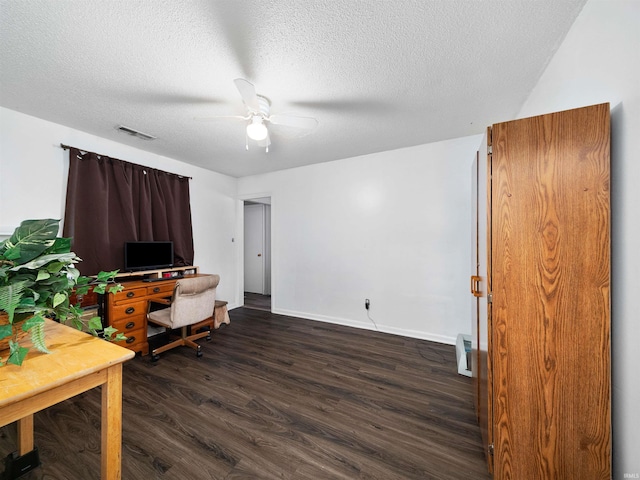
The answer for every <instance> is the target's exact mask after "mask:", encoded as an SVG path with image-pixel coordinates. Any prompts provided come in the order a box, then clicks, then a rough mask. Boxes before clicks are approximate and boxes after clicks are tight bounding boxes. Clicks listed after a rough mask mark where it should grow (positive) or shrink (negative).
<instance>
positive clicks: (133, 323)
mask: <svg viewBox="0 0 640 480" xmlns="http://www.w3.org/2000/svg"><path fill="white" fill-rule="evenodd" d="M135 326H136V322H129V323H127V324H126V325H125V326H124V328H126V329H132V328H133V327H135Z"/></svg>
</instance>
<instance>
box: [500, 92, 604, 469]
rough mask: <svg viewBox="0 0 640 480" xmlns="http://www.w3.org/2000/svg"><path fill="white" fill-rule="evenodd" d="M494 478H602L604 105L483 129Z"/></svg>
mask: <svg viewBox="0 0 640 480" xmlns="http://www.w3.org/2000/svg"><path fill="white" fill-rule="evenodd" d="M492 145H493V155H492V192H491V198H492V215H491V227H490V228H491V250H492V253H491V255H492V256H491V262H492V265H491V282H492V283H491V291H492V294H493V303H492V312H491V313H492V320H493V321H492V323H493V325H492V330H491V333H492V345H491V348H492V350H493V352H492V358H491V359H492V362H491V374H492V376H493V392H492V397H493V402H492V403H493V415H494V417H493V424H494V431H493V434H494V438H493V442H494V446H495V461H494V472H495V478H496V479H508V478H509V479H511V478H512V479H524V478H526V479H531V480H533V479H542V478H544V479H551V478H555V479H569V478H575V479H577V478H579V479H596V478H597V479H609V478H610V476H611V426H610V414H611V407H610V396H611V387H610V313H609V312H610V301H609V296H610V293H609V276H610V273H609V268H610V267H609V265H610V243H609V242H610V240H609V231H610V212H609V105H608V104H603V105H596V106H593V107H586V108H580V109H576V110H570V111H566V112H560V113H553V114H549V115H543V116H539V117H533V118H527V119H522V120H516V121H512V122H506V123H500V124H496V125H494V126H493V129H492Z"/></svg>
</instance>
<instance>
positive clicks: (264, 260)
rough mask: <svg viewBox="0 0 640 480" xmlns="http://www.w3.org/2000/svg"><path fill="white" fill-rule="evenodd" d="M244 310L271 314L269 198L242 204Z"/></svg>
mask: <svg viewBox="0 0 640 480" xmlns="http://www.w3.org/2000/svg"><path fill="white" fill-rule="evenodd" d="M244 306H245V307H247V308H253V309H257V310H266V311H271V198H270V197H261V198H255V199H250V200H245V202H244Z"/></svg>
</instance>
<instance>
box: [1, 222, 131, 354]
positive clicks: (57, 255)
mask: <svg viewBox="0 0 640 480" xmlns="http://www.w3.org/2000/svg"><path fill="white" fill-rule="evenodd" d="M59 223H60V220H54V219H42V220H25V221H24V222H22V223H21V224H20V226H19V227H18V228H16V230H15V231H14V232H13V235H12V236H11V237H10V238H8V239H6V240H4V241H3V242H2V243H0V313H2V312H5V315H4V316H5V318H6V319H7V320H8V323H4V322H2V323H4V324H0V340H2V339H7V338H8V339H9V340H8V343H9V356H8V358H7V359H3V358H0V365H4V364H5V363H12V364H15V365H21V364H22V362H23V360H24V358H25V356H26V355H27V353H28V351H29V349H28V348H27V347H23V346H21V345H20V340H19V338H18V333H19V332H20V330H22V331H23V332H29V333H30V337H31V342H32V344H33V346H34V347H35V348H36V349H37V350H39V351H41V352H44V353H49V351H48V349H47V346H46V344H45V338H44V325H45V318H54V319H56V320H58V321H60V322H62V323H70V324H72V325H74V326H75V327H76V328H78V329H83V328H84V329H86V330H88V331H89V332H91V333H92V334H93V335H98V332H99V331H102V336H104V338H105V339H107V340H110V341H119V340H124V339H125V337H124V335H123V334H118V333H117V331H116V329H114V328H113V327H107V328H105V329H104V330H103V329H102V322H101V320H100V317H93V318H91V319H89V320H83V319H82V318H81V316H82V313H83V310H82V308H81V307H80V306H79V305H72V304H71V302H70V296H71V295H72V294H74V293H75V294H76V295H77V296H80V295H84V294H86V293H88V291H89V289H90V288H93V291H94V292H95V293H99V294H100V293H105V292H106V291H107V287H108V291H109V292H112V293H115V292H118V291H120V290H122V286H121V285H118V284H116V283H115V276H116V274H117V273H118V271H117V270H115V271H112V272H100V273H99V274H98V275H97V276H95V277H86V276H82V275H80V272H79V271H78V270H77V269H76V268H75V264H76V263H77V262H80V261H81V259H80V258H78V256H77V255H76V254H75V253H73V252H72V251H71V239H70V238H63V237H58V236H57V234H58V228H59Z"/></svg>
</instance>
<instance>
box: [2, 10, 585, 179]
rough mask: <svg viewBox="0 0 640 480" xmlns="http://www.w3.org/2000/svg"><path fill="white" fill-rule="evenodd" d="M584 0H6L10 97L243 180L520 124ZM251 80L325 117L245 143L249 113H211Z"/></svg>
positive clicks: (59, 119)
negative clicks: (259, 142) (310, 126)
mask: <svg viewBox="0 0 640 480" xmlns="http://www.w3.org/2000/svg"><path fill="white" fill-rule="evenodd" d="M585 1H586V0H490V1H479V0H393V1H392V0H388V1H387V0H359V1H358V0H228V1H196V0H181V1H178V0H174V1H169V0H129V1H124V0H30V1H25V0H0V42H1V48H0V105H2V106H4V107H7V108H9V109H12V110H16V111H19V112H24V113H26V114H29V115H33V116H36V117H39V118H43V119H46V120H50V121H52V122H55V123H59V124H62V125H66V126H69V127H72V128H75V129H78V130H82V131H85V132H88V133H91V134H94V135H97V136H100V137H104V138H108V139H112V140H115V141H117V142H120V143H124V144H128V145H132V146H134V147H136V148H140V149H143V150H148V151H150V152H154V153H157V154H160V155H165V156H167V157H171V158H174V159H177V160H181V161H184V162H187V163H191V164H194V165H198V166H201V167H204V168H207V169H209V170H213V171H217V172H220V173H225V174H228V175H232V176H236V177H241V176H245V175H250V174H256V173H263V172H268V171H274V170H281V169H285V168H291V167H295V166H300V165H307V164H312V163H318V162H325V161H331V160H337V159H342V158H347V157H353V156H357V155H363V154H368V153H373V152H379V151H384V150H391V149H396V148H402V147H407V146H412V145H419V144H423V143H429V142H434V141H440V140H445V139H449V138H455V137H462V136H466V135H472V134H477V133H481V132H482V131H483V129H484V128H485V127H486V126H487V125H489V124H491V123H493V122H498V121H504V120H508V119H511V118H513V117H514V116H515V115H516V114H517V112H518V110H519V108H520V107H521V105H522V104H523V103H524V101H525V99H526V97H527V95H528V94H529V93H530V91H531V89H532V88H533V86H534V85H535V83H536V82H537V80H538V78H539V77H540V75H541V74H542V72H543V70H544V68H545V67H546V65H547V63H548V61H549V60H550V58H551V56H552V55H553V53H554V52H555V50H556V49H557V47H558V46H559V45H560V43H561V42H562V40H563V39H564V37H565V35H566V33H567V31H568V30H569V28H570V27H571V25H572V23H573V21H574V20H575V18H576V16H577V15H578V13H579V12H580V10H581V8H582V6H583V5H584V3H585ZM238 77H241V78H246V79H247V80H249V81H250V82H252V83H253V84H254V85H255V86H256V89H257V91H258V93H259V94H262V95H264V96H266V97H268V98H269V100H270V101H271V103H272V106H271V113H292V114H299V115H303V116H312V117H316V118H317V119H318V121H319V125H318V127H317V128H316V129H315V130H314V131H313V132H312V133H310V134H308V135H306V136H303V137H291V136H290V135H286V134H287V133H290V132H287V131H286V130H285V129H284V128H282V127H280V129H276V127H275V126H274V127H273V128H271V137H272V138H271V139H272V145H271V147H270V150H269V152H268V153H265V151H264V149H260V148H258V147H254V146H252V145H251V146H250V149H249V151H246V150H245V129H244V125H243V123H242V122H241V121H239V120H234V119H218V120H213V121H202V120H199V119H201V118H203V117H213V116H223V115H244V114H245V109H244V106H243V104H242V101H241V99H240V96H239V94H238V91H237V90H236V89H235V86H234V83H233V79H235V78H238ZM120 124H122V125H126V126H128V127H131V128H134V129H136V130H140V131H142V132H145V133H148V134H151V135H154V136H156V137H158V138H157V139H156V140H153V141H146V140H141V139H138V138H135V137H131V136H128V135H125V134H123V133H120V132H118V131H116V130H115V127H116V126H117V125H120ZM61 140H62V139H61ZM77 146H78V147H81V148H82V147H83V146H82V145H77ZM100 153H106V154H108V153H109V152H100ZM129 160H131V161H135V159H129Z"/></svg>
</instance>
